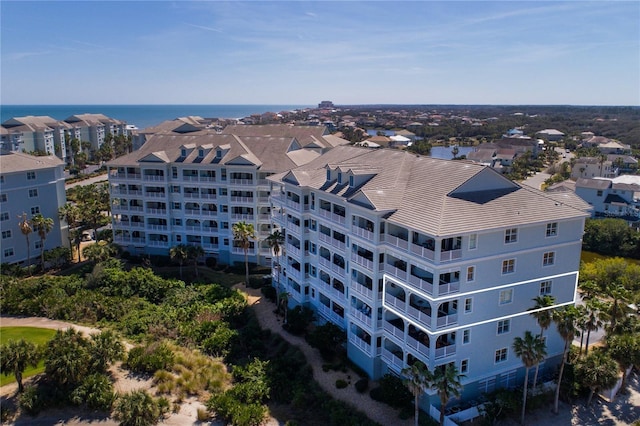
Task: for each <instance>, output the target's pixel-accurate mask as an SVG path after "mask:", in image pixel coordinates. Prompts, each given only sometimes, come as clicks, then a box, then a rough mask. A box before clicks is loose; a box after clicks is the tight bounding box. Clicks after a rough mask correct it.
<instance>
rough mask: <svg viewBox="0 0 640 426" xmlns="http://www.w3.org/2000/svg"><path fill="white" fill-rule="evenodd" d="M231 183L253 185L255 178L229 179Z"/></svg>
mask: <svg viewBox="0 0 640 426" xmlns="http://www.w3.org/2000/svg"><path fill="white" fill-rule="evenodd" d="M229 183H230V184H231V185H253V179H229Z"/></svg>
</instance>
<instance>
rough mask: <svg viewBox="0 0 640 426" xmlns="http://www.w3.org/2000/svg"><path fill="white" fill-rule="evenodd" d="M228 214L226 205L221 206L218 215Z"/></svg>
mask: <svg viewBox="0 0 640 426" xmlns="http://www.w3.org/2000/svg"><path fill="white" fill-rule="evenodd" d="M228 212H229V206H227V205H226V204H221V205H220V213H228Z"/></svg>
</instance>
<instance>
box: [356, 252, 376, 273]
mask: <svg viewBox="0 0 640 426" xmlns="http://www.w3.org/2000/svg"><path fill="white" fill-rule="evenodd" d="M351 260H352V261H354V262H355V263H357V264H358V265H360V266H363V267H365V268H367V269H368V270H370V271H373V261H372V260H369V259H366V258H364V257H362V256H360V255H358V253H353V252H352V253H351Z"/></svg>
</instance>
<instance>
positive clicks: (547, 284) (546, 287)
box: [540, 281, 551, 296]
mask: <svg viewBox="0 0 640 426" xmlns="http://www.w3.org/2000/svg"><path fill="white" fill-rule="evenodd" d="M546 294H551V281H542V282H541V283H540V296H544V295H546Z"/></svg>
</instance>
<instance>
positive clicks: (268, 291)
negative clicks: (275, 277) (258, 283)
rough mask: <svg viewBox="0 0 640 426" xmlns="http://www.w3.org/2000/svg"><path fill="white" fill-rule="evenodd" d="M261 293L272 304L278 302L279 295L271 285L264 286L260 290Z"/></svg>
mask: <svg viewBox="0 0 640 426" xmlns="http://www.w3.org/2000/svg"><path fill="white" fill-rule="evenodd" d="M260 292H261V293H262V294H263V295H264V297H265V298H266V299H267V300H268V301H270V302H276V300H277V295H276V289H275V288H274V287H272V286H270V285H268V286H264V287H262V288H261V289H260Z"/></svg>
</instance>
